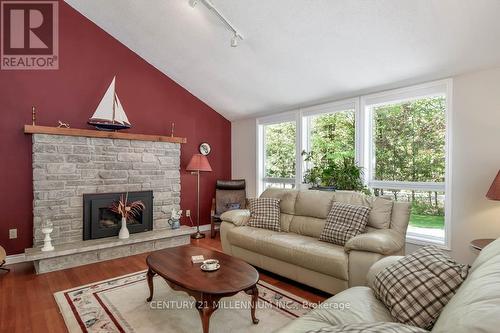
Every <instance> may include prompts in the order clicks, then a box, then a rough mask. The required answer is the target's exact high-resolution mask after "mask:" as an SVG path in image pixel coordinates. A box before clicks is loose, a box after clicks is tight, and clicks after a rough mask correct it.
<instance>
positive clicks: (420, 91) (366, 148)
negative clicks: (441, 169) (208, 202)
mask: <svg viewBox="0 0 500 333" xmlns="http://www.w3.org/2000/svg"><path fill="white" fill-rule="evenodd" d="M437 95H444V96H445V97H446V110H445V122H446V134H445V181H444V182H441V183H427V182H396V181H391V182H389V181H378V180H374V179H373V174H374V164H373V163H374V159H373V156H374V147H373V145H372V143H373V126H372V125H373V114H372V112H373V110H371V108H373V107H374V106H377V105H381V104H387V103H397V102H403V101H408V100H414V99H418V98H422V97H430V96H437ZM452 101H453V81H452V79H444V80H439V81H433V82H428V83H423V84H419V85H413V86H409V87H405V88H399V89H393V90H387V91H383V92H379V93H374V94H369V95H363V96H359V97H355V98H349V99H344V100H339V101H334V102H329V103H324V104H318V105H314V106H310V107H304V108H298V109H294V110H291V111H287V112H283V113H278V114H273V115H270V116H265V117H260V118H257V119H256V135H257V147H256V153H257V159H256V170H257V172H256V178H257V179H256V180H257V182H256V184H257V195H260V194H261V193H262V192H263V191H264V190H265V189H264V182H265V179H266V178H265V177H263V176H264V172H265V154H264V147H265V137H264V126H266V125H273V124H279V123H283V122H295V126H296V127H295V128H296V131H295V133H296V138H295V146H296V153H295V154H296V156H295V158H296V163H295V165H296V169H295V181H294V185H295V188H296V189H300V188H301V184H302V179H303V176H304V172H305V171H306V170H307V167H308V166H307V165H306V162H305V161H304V159H303V157H302V155H301V154H302V151H303V150H304V149H306V150H307V151H308V149H309V148H310V127H311V126H310V124H308V122H309V121H310V118H309V117H311V116H316V115H321V114H327V113H336V112H342V111H346V110H349V109H354V112H355V123H356V125H355V126H356V128H355V161H356V163H358V165H360V166H362V167H363V168H364V171H365V172H364V182H365V184H366V185H367V186H368V187H370V188H391V187H392V188H396V189H414V190H421V191H438V192H444V193H445V223H444V239H441V238H437V237H432V236H429V235H424V234H418V233H411V232H408V233H407V235H406V241H407V242H408V243H411V244H417V245H425V244H435V245H438V246H440V247H442V248H444V249H447V250H449V249H450V244H451V221H452V220H453V218H452V191H451V189H452V178H451V162H452V158H451V154H452V110H453V109H452Z"/></svg>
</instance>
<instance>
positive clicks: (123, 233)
mask: <svg viewBox="0 0 500 333" xmlns="http://www.w3.org/2000/svg"><path fill="white" fill-rule="evenodd" d="M129 237H130V233H129V232H128V229H127V219H126V218H124V217H122V227H121V228H120V233H119V234H118V238H119V239H127V238H129Z"/></svg>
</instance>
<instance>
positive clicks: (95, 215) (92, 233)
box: [83, 191, 153, 240]
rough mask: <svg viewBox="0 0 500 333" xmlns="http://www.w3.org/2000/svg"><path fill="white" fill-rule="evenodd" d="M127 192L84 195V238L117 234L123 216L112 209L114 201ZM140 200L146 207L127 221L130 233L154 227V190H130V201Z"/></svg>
mask: <svg viewBox="0 0 500 333" xmlns="http://www.w3.org/2000/svg"><path fill="white" fill-rule="evenodd" d="M121 195H125V193H96V194H84V195H83V240H89V239H96V238H104V237H113V236H117V235H118V232H119V231H120V228H121V217H120V215H119V214H116V213H114V212H113V211H111V209H110V207H111V205H113V203H114V202H116V201H118V200H120V196H121ZM137 200H140V201H142V203H143V204H144V205H145V207H146V208H145V209H144V210H143V211H142V212H141V214H140V215H139V216H136V217H131V218H129V220H128V221H127V228H128V230H129V232H130V233H137V232H143V231H149V230H152V229H153V191H140V192H128V202H132V201H137Z"/></svg>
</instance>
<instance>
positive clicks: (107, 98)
mask: <svg viewBox="0 0 500 333" xmlns="http://www.w3.org/2000/svg"><path fill="white" fill-rule="evenodd" d="M115 78H116V77H113V81H111V84H110V85H109V87H108V90H106V93H105V94H104V96H103V97H102V99H101V102H100V103H99V105H98V106H97V109H96V110H95V112H94V114H93V115H92V119H103V120H111V121H113V100H114V98H115Z"/></svg>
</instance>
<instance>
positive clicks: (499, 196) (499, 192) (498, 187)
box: [486, 171, 500, 200]
mask: <svg viewBox="0 0 500 333" xmlns="http://www.w3.org/2000/svg"><path fill="white" fill-rule="evenodd" d="M486 197H487V198H488V199H490V200H500V171H498V174H497V176H496V177H495V179H494V180H493V183H491V186H490V189H489V191H488V193H486Z"/></svg>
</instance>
